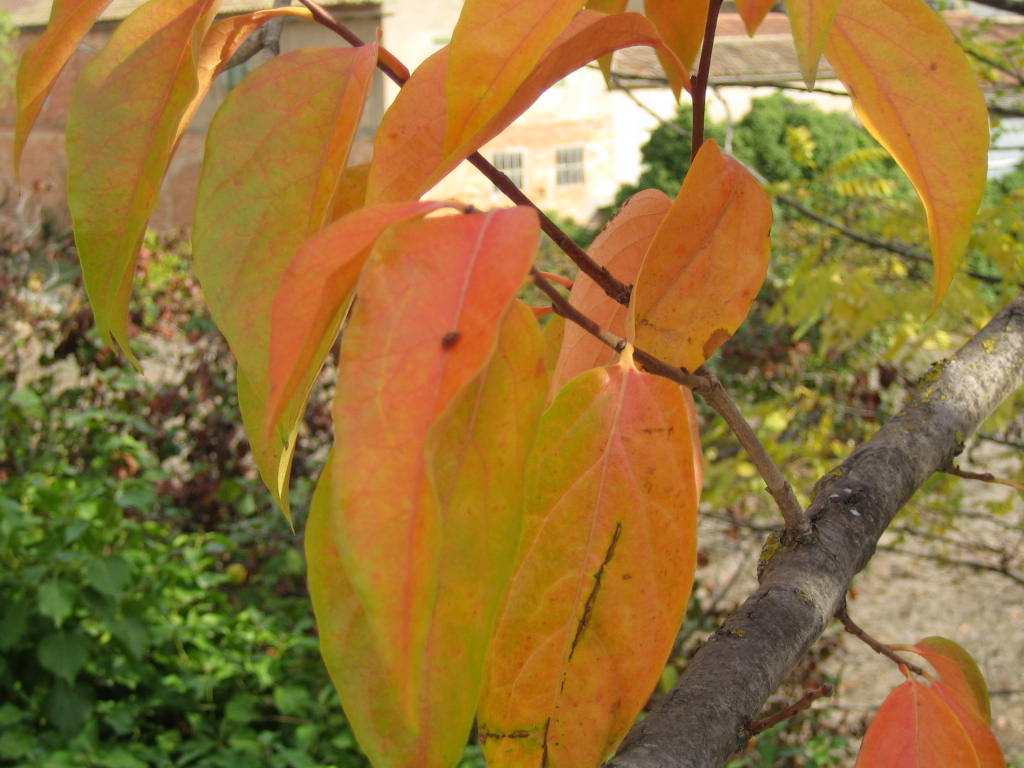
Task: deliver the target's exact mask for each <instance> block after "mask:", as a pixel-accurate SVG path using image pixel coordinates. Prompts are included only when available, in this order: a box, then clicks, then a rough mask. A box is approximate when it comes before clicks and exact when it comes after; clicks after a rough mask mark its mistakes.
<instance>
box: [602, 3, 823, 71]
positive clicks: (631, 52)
mask: <svg viewBox="0 0 1024 768" xmlns="http://www.w3.org/2000/svg"><path fill="white" fill-rule="evenodd" d="M612 69H613V70H614V71H615V73H616V74H617V75H619V77H620V79H621V80H622V82H623V84H624V85H625V84H628V85H632V86H642V85H653V86H661V85H664V83H665V74H664V70H662V68H661V64H660V63H659V62H658V58H657V56H656V55H655V53H654V50H653V49H651V48H647V47H643V48H626V49H624V50H621V51H618V52H616V54H615V59H614V64H613V67H612ZM819 74H820V77H821V78H822V79H830V78H832V77H834V76H835V73H834V72H833V71H832V70H831V69H830V68H829V67H828V64H827V62H822V66H821V68H820V70H819ZM710 76H711V82H712V83H717V84H723V85H725V84H738V83H742V84H751V83H755V82H763V83H779V82H783V83H785V82H793V81H802V80H803V76H802V75H801V74H800V67H799V64H798V62H797V57H796V49H795V48H794V47H793V36H792V33H791V32H790V27H789V17H788V16H786V14H784V13H769V14H768V15H767V16H765V18H764V21H763V22H761V26H760V27H759V28H758V30H757V35H756V36H754V37H749V36H748V35H747V32H746V29H745V28H744V26H743V21H742V20H741V19H740V17H739V14H736V13H723V14H722V15H721V16H719V19H718V27H717V34H716V36H715V49H714V55H713V56H712V57H711V75H710Z"/></svg>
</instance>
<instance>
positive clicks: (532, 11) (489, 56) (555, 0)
mask: <svg viewBox="0 0 1024 768" xmlns="http://www.w3.org/2000/svg"><path fill="white" fill-rule="evenodd" d="M584 2H585V0H465V2H464V3H463V4H462V12H461V14H460V15H459V21H458V23H457V24H456V25H455V29H454V31H453V32H452V42H451V45H450V46H449V48H450V54H449V59H448V73H447V76H446V85H445V94H446V101H447V104H448V120H447V133H446V136H445V142H444V149H445V152H448V153H450V152H452V151H453V150H455V149H456V148H457V147H459V146H461V145H462V144H463V143H465V141H466V139H467V138H470V137H472V136H473V135H475V134H476V133H478V132H479V131H480V129H481V128H483V127H484V126H485V125H486V124H487V123H488V122H489V121H490V119H491V116H492V115H494V114H495V113H496V112H498V111H500V110H501V109H502V108H503V107H504V105H505V104H506V103H507V102H508V100H509V99H511V98H512V96H513V94H515V92H516V91H517V90H519V87H520V86H521V85H522V84H523V82H525V81H526V79H527V77H529V75H530V73H531V72H532V71H533V70H534V68H535V67H536V66H537V63H538V62H539V61H540V59H541V58H542V57H543V56H544V55H545V54H546V53H547V51H548V50H549V49H550V47H551V44H552V43H553V42H554V41H555V40H556V39H557V38H558V37H559V36H560V35H561V34H562V33H563V32H564V31H565V29H566V27H567V26H568V25H569V22H570V21H572V18H573V16H575V15H576V12H577V11H579V10H580V9H581V8H582V7H583V5H584Z"/></svg>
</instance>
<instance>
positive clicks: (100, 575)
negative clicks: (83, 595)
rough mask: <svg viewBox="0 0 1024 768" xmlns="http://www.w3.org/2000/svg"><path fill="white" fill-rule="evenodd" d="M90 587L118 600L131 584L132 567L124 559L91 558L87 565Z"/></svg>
mask: <svg viewBox="0 0 1024 768" xmlns="http://www.w3.org/2000/svg"><path fill="white" fill-rule="evenodd" d="M85 578H86V580H87V581H88V582H89V585H90V586H92V587H93V589H95V590H97V591H98V592H102V593H103V594H104V595H107V596H108V597H113V598H118V597H120V596H121V595H122V594H124V591H125V589H126V588H127V587H128V585H129V584H130V583H131V578H132V572H131V567H130V566H129V565H128V563H127V562H126V561H125V559H124V558H123V557H119V556H117V555H111V556H108V557H102V558H101V557H91V558H89V560H88V561H87V562H86V564H85Z"/></svg>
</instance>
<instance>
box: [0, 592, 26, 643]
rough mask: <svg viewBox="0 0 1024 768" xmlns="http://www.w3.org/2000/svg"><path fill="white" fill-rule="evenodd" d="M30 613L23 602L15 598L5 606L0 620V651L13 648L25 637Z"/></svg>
mask: <svg viewBox="0 0 1024 768" xmlns="http://www.w3.org/2000/svg"><path fill="white" fill-rule="evenodd" d="M30 612H31V608H30V606H29V604H28V602H27V601H25V600H21V599H18V598H15V599H13V600H11V602H9V603H8V604H7V607H6V608H5V609H4V612H3V619H2V620H0V651H2V650H6V649H8V648H11V647H13V646H14V645H15V644H16V643H17V642H18V641H19V640H21V638H22V637H23V636H24V635H25V630H26V629H28V617H29V614H30Z"/></svg>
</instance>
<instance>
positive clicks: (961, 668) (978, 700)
mask: <svg viewBox="0 0 1024 768" xmlns="http://www.w3.org/2000/svg"><path fill="white" fill-rule="evenodd" d="M907 650H911V651H913V652H914V653H918V654H920V655H921V656H923V657H924V658H925V659H926V660H927V662H928V663H929V664H931V665H932V666H933V667H935V671H936V672H938V673H939V677H940V678H941V680H942V682H943V683H945V684H946V685H947V686H948V687H949V688H951V689H952V690H953V691H955V692H956V695H957V697H959V698H960V699H961V700H962V701H963V702H964V703H966V704H968V705H970V706H971V707H972V708H973V709H974V710H975V711H976V712H977V713H978V715H979V716H980V717H981V718H982V719H983V720H984V721H985V722H986V723H991V722H992V710H991V708H990V706H989V700H988V686H987V685H986V684H985V677H984V675H982V674H981V670H980V669H978V665H977V664H976V663H975V661H974V659H973V658H972V657H971V654H969V653H968V652H967V651H966V650H964V649H963V647H962V646H960V645H958V644H957V643H955V642H953V641H952V640H948V639H946V638H945V637H926V638H925V639H924V640H919V641H918V642H917V643H916V644H914V645H913V646H911V647H910V648H908V649H907Z"/></svg>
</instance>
